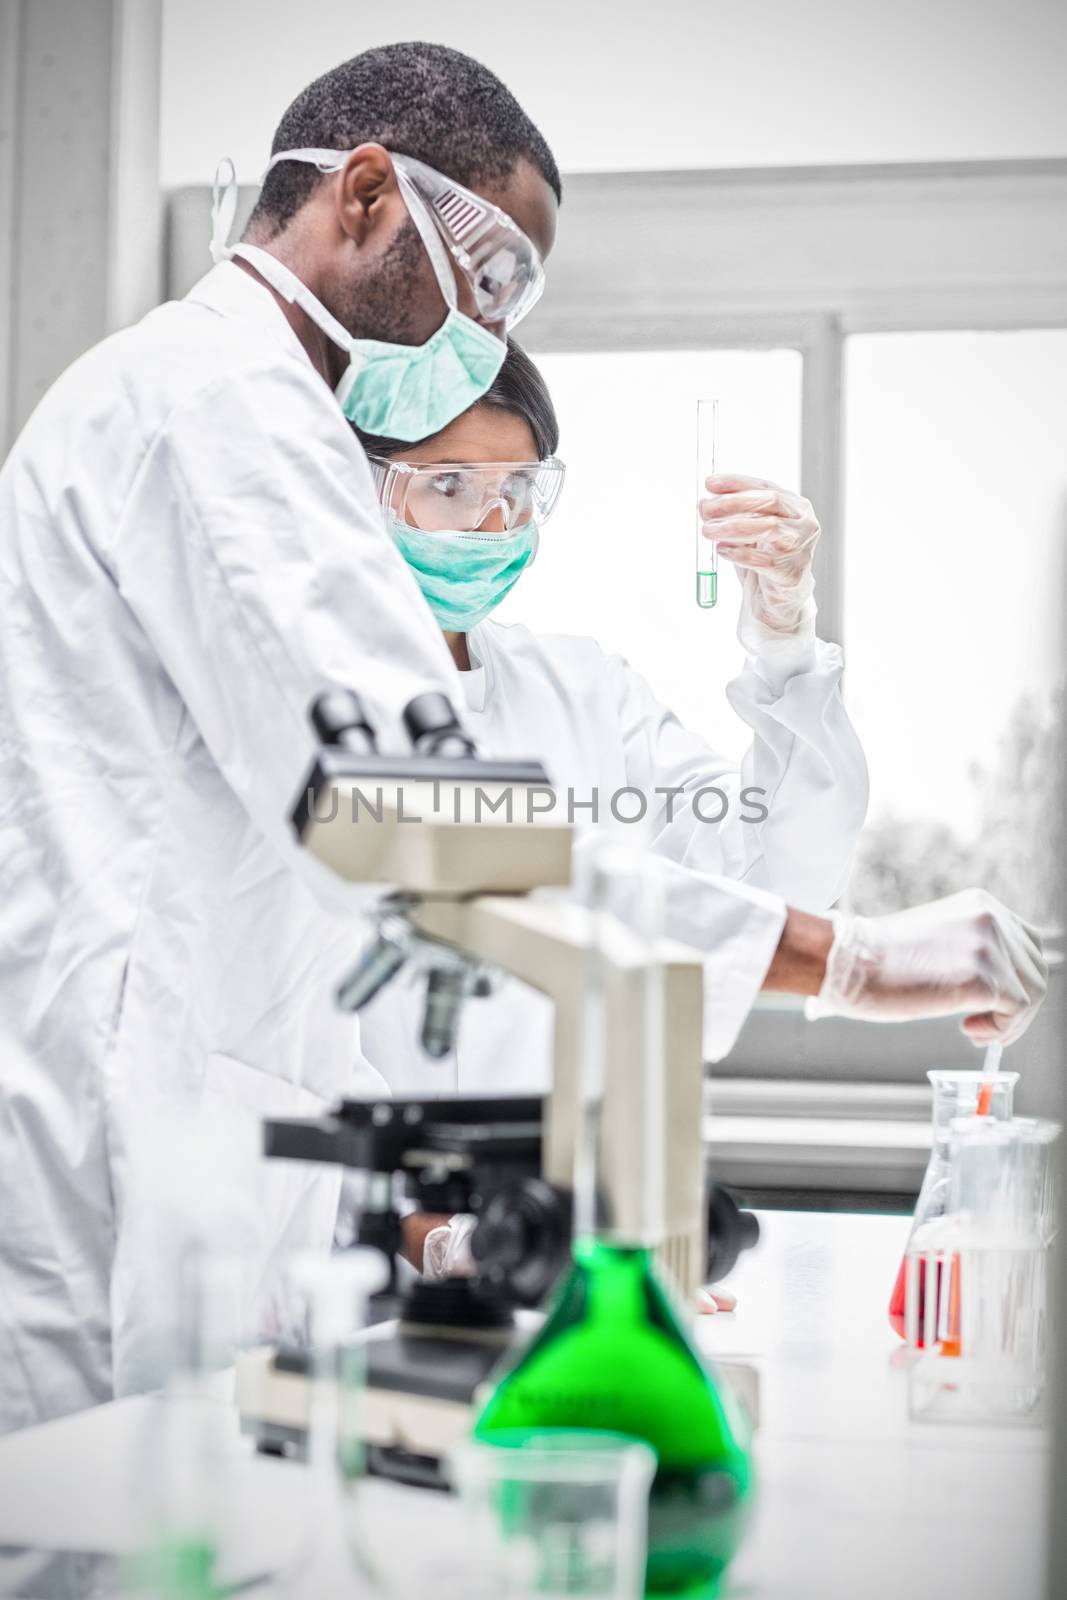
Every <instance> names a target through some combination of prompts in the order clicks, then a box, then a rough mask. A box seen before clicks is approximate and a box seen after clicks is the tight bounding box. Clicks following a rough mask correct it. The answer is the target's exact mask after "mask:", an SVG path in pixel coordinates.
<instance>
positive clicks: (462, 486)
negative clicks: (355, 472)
mask: <svg viewBox="0 0 1067 1600" xmlns="http://www.w3.org/2000/svg"><path fill="white" fill-rule="evenodd" d="M368 460H369V461H370V468H371V472H372V474H373V476H374V484H375V488H376V489H377V491H378V499H379V500H380V501H381V503H382V505H383V506H384V507H385V509H386V510H387V511H391V512H392V513H393V515H394V516H396V517H398V518H399V519H400V520H401V521H402V522H406V523H407V524H408V525H409V527H412V528H421V529H422V530H423V531H424V532H428V533H443V532H450V533H484V534H486V535H487V536H490V535H492V534H494V533H511V532H513V531H514V529H516V528H523V527H525V526H526V524H527V523H530V522H533V523H536V524H537V526H538V527H541V526H543V524H544V523H545V522H546V521H547V520H548V518H549V517H550V516H551V515H552V512H553V510H554V509H555V505H556V501H557V500H558V499H559V496H560V491H561V490H562V488H563V478H564V473H565V471H566V468H565V467H564V465H563V462H562V461H560V460H558V459H557V457H555V456H548V457H547V458H546V459H545V460H544V461H490V462H475V463H470V462H458V461H441V462H433V463H432V464H430V463H425V462H417V461H388V460H386V459H384V458H383V457H381V456H370V457H368ZM496 513H499V520H498V518H497V516H496ZM494 523H497V526H495V527H494V526H493V524H494ZM501 523H502V524H503V526H500V524H501Z"/></svg>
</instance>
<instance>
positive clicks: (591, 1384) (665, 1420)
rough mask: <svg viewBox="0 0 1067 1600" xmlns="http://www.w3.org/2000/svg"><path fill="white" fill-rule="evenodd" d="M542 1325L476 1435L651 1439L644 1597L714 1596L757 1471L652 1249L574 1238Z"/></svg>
mask: <svg viewBox="0 0 1067 1600" xmlns="http://www.w3.org/2000/svg"><path fill="white" fill-rule="evenodd" d="M574 1257H575V1259H574V1265H573V1266H572V1267H571V1269H570V1271H569V1272H568V1273H567V1275H566V1277H565V1278H564V1280H563V1283H562V1286H561V1287H560V1289H559V1290H558V1291H557V1294H556V1298H555V1301H554V1303H553V1305H552V1307H551V1309H550V1311H549V1313H548V1316H547V1318H546V1320H545V1323H544V1325H543V1327H542V1328H541V1329H540V1331H539V1332H538V1333H537V1334H536V1335H535V1337H534V1338H533V1340H532V1342H531V1343H530V1345H529V1346H528V1347H527V1349H526V1350H525V1352H524V1353H523V1354H522V1355H521V1356H520V1357H519V1359H518V1361H517V1362H516V1364H515V1365H514V1366H513V1367H512V1368H511V1369H510V1371H507V1372H505V1373H504V1374H503V1376H502V1377H501V1378H500V1379H499V1381H498V1383H497V1385H496V1388H495V1389H494V1391H493V1393H492V1394H491V1395H490V1397H489V1399H488V1401H487V1402H486V1404H485V1406H484V1407H483V1409H482V1412H481V1414H480V1416H479V1417H478V1420H477V1422H476V1423H475V1428H474V1432H475V1437H476V1438H479V1439H491V1438H492V1436H493V1435H494V1434H495V1433H497V1432H500V1431H502V1430H505V1429H508V1430H510V1429H528V1430H532V1429H538V1428H557V1427H558V1428H596V1429H607V1430H608V1431H611V1432H615V1433H625V1434H630V1435H631V1436H633V1437H636V1438H638V1439H645V1440H647V1441H648V1443H649V1444H650V1445H652V1447H653V1449H654V1450H655V1451H656V1455H657V1457H658V1467H657V1471H656V1476H655V1479H654V1481H653V1485H652V1495H651V1500H650V1504H649V1528H648V1569H647V1574H646V1592H647V1593H648V1594H654V1595H659V1594H673V1595H691V1596H696V1595H704V1596H710V1595H714V1594H716V1593H717V1591H718V1586H719V1579H720V1577H721V1575H722V1573H723V1571H724V1570H725V1568H726V1566H727V1564H728V1563H729V1561H730V1559H731V1558H732V1556H733V1555H734V1553H735V1551H736V1550H737V1547H738V1545H739V1543H740V1540H741V1535H742V1531H743V1526H744V1521H745V1514H746V1510H747V1503H748V1500H749V1497H750V1490H751V1486H752V1478H751V1466H750V1462H749V1457H748V1453H747V1450H746V1449H745V1446H744V1444H743V1443H742V1442H741V1441H740V1439H739V1438H738V1430H736V1429H735V1426H734V1423H733V1421H732V1419H731V1417H730V1415H729V1414H728V1411H727V1408H726V1406H725V1405H724V1402H723V1399H722V1396H721V1395H720V1394H719V1393H718V1391H717V1389H716V1388H715V1385H714V1383H713V1382H712V1379H711V1377H710V1375H709V1373H708V1372H707V1370H706V1369H705V1367H704V1366H703V1364H702V1363H701V1361H700V1358H699V1356H698V1355H697V1354H696V1352H695V1351H694V1349H693V1347H692V1345H691V1344H690V1343H689V1341H688V1339H687V1338H686V1336H685V1334H684V1333H683V1332H682V1329H681V1327H680V1326H679V1324H678V1321H677V1319H676V1317H675V1314H674V1311H673V1310H672V1308H671V1305H670V1302H669V1300H668V1298H667V1296H666V1294H665V1293H664V1291H663V1289H662V1287H661V1286H660V1284H659V1282H658V1281H657V1279H656V1276H655V1273H654V1271H653V1267H652V1260H651V1253H650V1251H648V1250H643V1249H628V1248H624V1247H620V1246H615V1245H609V1244H605V1243H603V1242H601V1241H595V1242H583V1243H581V1244H575V1247H574Z"/></svg>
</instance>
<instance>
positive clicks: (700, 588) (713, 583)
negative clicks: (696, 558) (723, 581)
mask: <svg viewBox="0 0 1067 1600" xmlns="http://www.w3.org/2000/svg"><path fill="white" fill-rule="evenodd" d="M718 598H719V574H718V573H717V572H698V573H697V605H698V606H700V607H701V609H702V610H704V611H710V609H711V607H712V606H713V605H714V604H715V602H716V601H717V600H718Z"/></svg>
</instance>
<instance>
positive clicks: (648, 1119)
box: [474, 853, 752, 1596]
mask: <svg viewBox="0 0 1067 1600" xmlns="http://www.w3.org/2000/svg"><path fill="white" fill-rule="evenodd" d="M593 879H594V881H593V886H592V889H591V902H592V907H591V913H590V914H591V916H592V917H593V919H594V925H595V927H596V928H597V930H598V931H597V932H596V933H595V935H594V937H593V940H592V945H591V957H590V961H589V983H588V996H589V998H588V1006H587V1025H586V1028H585V1030H584V1035H585V1037H584V1059H583V1065H582V1076H583V1082H582V1085H581V1086H580V1091H579V1093H580V1101H581V1105H580V1116H579V1123H578V1129H579V1137H578V1140H577V1160H576V1174H575V1237H574V1244H573V1251H572V1254H573V1261H572V1264H571V1266H570V1268H569V1270H568V1271H567V1272H566V1273H565V1274H564V1276H563V1279H562V1280H561V1282H560V1284H559V1285H558V1286H557V1288H556V1291H555V1293H554V1296H553V1299H552V1303H551V1305H550V1308H549V1311H548V1314H547V1317H546V1319H545V1322H544V1323H543V1325H542V1327H541V1328H540V1330H539V1331H538V1332H537V1333H536V1335H535V1336H534V1337H533V1339H532V1340H531V1342H530V1343H529V1344H528V1345H527V1347H526V1348H525V1349H524V1350H522V1351H521V1352H520V1354H519V1355H518V1357H517V1358H516V1359H514V1360H513V1362H512V1363H511V1365H510V1366H509V1367H507V1369H506V1370H504V1371H503V1372H502V1373H501V1375H500V1376H499V1377H498V1379H497V1381H496V1383H495V1386H494V1387H493V1389H492V1391H491V1392H490V1394H489V1396H488V1398H487V1399H486V1400H485V1402H484V1405H483V1406H482V1409H481V1411H480V1413H479V1415H478V1418H477V1421H476V1423H475V1428H474V1432H475V1436H476V1437H477V1438H480V1439H491V1438H492V1436H493V1435H494V1434H496V1433H499V1432H502V1431H503V1430H509V1432H510V1435H511V1438H512V1439H515V1438H516V1437H517V1435H516V1434H515V1433H514V1432H512V1431H511V1430H524V1429H529V1430H537V1429H543V1428H552V1427H560V1428H596V1429H607V1430H609V1431H612V1432H616V1433H624V1434H630V1435H633V1436H634V1437H636V1438H639V1439H644V1440H646V1441H647V1442H648V1443H649V1444H650V1445H652V1447H653V1449H654V1450H655V1451H656V1455H657V1471H656V1476H655V1479H654V1482H653V1487H652V1494H651V1499H650V1504H649V1529H648V1568H647V1574H646V1593H647V1594H650V1595H662V1594H668V1595H669V1594H673V1595H691V1596H696V1595H702V1596H712V1595H715V1594H716V1593H717V1591H718V1587H719V1581H720V1578H721V1576H722V1573H723V1572H724V1570H725V1568H726V1566H727V1564H728V1563H729V1561H730V1559H731V1557H732V1556H733V1555H734V1553H735V1551H736V1550H737V1548H738V1544H739V1542H740V1539H741V1535H742V1530H743V1525H744V1520H745V1513H746V1510H747V1504H748V1501H749V1498H750V1490H751V1481H752V1480H751V1465H750V1460H749V1454H748V1448H747V1446H748V1433H749V1430H748V1426H747V1423H746V1422H745V1420H744V1418H743V1417H742V1415H741V1413H740V1412H739V1410H738V1409H737V1407H736V1406H735V1404H734V1402H733V1400H732V1397H731V1396H730V1395H729V1394H728V1393H727V1392H725V1391H724V1390H721V1389H720V1388H719V1387H718V1385H717V1384H716V1382H715V1380H714V1379H713V1377H712V1376H711V1374H710V1373H709V1372H708V1370H707V1368H706V1367H705V1366H704V1364H703V1362H702V1361H701V1359H700V1357H699V1355H698V1354H697V1352H696V1350H695V1348H694V1346H693V1344H692V1343H691V1341H690V1339H689V1338H688V1337H687V1335H686V1333H685V1332H684V1331H683V1327H682V1321H681V1316H680V1314H679V1312H678V1310H677V1309H676V1305H677V1304H679V1303H680V1302H679V1301H678V1297H677V1295H676V1292H675V1291H674V1289H673V1287H670V1286H668V1284H667V1281H666V1279H665V1278H664V1277H663V1276H661V1271H660V1269H659V1268H658V1267H657V1266H656V1264H655V1259H654V1251H655V1247H656V1245H657V1244H658V1243H659V1242H660V1236H661V1234H662V1227H663V1222H662V1194H663V1183H662V1173H663V1159H664V1150H663V1142H664V1141H663V1127H664V1117H663V1103H664V1102H663V1094H664V1077H663V1054H662V1036H663V1031H662V1026H661V1019H662V1010H661V1008H662V1003H663V990H662V970H661V968H660V966H659V963H658V961H657V959H656V940H655V939H654V938H652V937H649V936H648V934H649V924H650V923H652V924H653V925H654V924H655V923H657V922H658V917H657V916H656V909H655V899H656V896H655V888H654V880H652V879H651V878H650V874H649V869H648V867H647V866H645V865H643V864H634V863H632V862H630V861H627V862H625V863H622V864H620V862H619V860H618V858H617V857H616V856H615V855H614V853H613V854H612V855H611V856H607V855H602V856H601V858H600V861H599V863H598V864H597V865H596V866H595V868H594V870H593ZM627 879H628V880H629V881H625V880H627ZM620 880H623V881H620ZM650 902H651V906H650ZM608 906H611V907H613V908H615V907H618V906H625V907H626V908H627V921H628V922H629V924H630V928H629V932H628V935H627V936H628V937H629V936H630V935H632V934H633V933H634V929H635V924H636V932H637V935H638V937H639V944H640V947H641V948H642V949H643V951H644V958H643V959H642V961H641V964H640V970H639V973H638V974H637V977H638V980H639V981H640V983H641V986H642V990H643V994H644V1000H643V1003H642V1007H641V1009H642V1014H643V1027H642V1034H643V1048H642V1054H643V1057H644V1070H643V1073H642V1085H641V1092H640V1093H639V1094H638V1095H636V1096H635V1100H634V1107H633V1114H634V1115H635V1116H638V1117H640V1118H641V1119H642V1121H641V1127H642V1130H643V1137H642V1139H641V1141H640V1149H641V1152H642V1165H643V1167H644V1170H643V1171H640V1172H635V1173H634V1174H633V1181H634V1184H635V1188H636V1190H637V1192H639V1193H640V1194H641V1195H642V1197H643V1199H642V1204H641V1212H642V1223H643V1225H642V1226H641V1227H639V1228H634V1227H632V1226H631V1228H630V1229H629V1230H628V1231H629V1232H630V1234H631V1236H630V1237H629V1238H621V1237H618V1236H617V1234H616V1233H615V1232H614V1231H613V1230H612V1228H611V1226H610V1224H609V1225H605V1224H604V1223H603V1222H601V1221H598V1219H597V1205H596V1196H597V1193H598V1184H597V1170H598V1164H599V1162H598V1157H599V1145H600V1139H599V1131H600V1126H601V1111H602V1107H603V1098H604V1096H603V1089H604V1083H605V1081H606V1080H605V1073H606V1071H608V1070H610V1068H609V1066H608V1063H606V1061H605V1060H604V1056H605V1050H604V1046H603V1041H604V1039H605V1037H606V1029H605V1027H604V1025H603V1022H604V1019H603V1012H602V1008H603V1006H604V1005H605V1004H606V995H607V993H608V992H609V986H608V984H607V983H606V981H605V975H606V968H605V960H606V959H607V958H606V956H605V950H606V948H607V946H608V945H610V946H611V948H612V950H613V952H617V951H618V949H619V943H618V930H617V927H616V930H615V932H613V933H611V934H610V935H609V934H608V931H607V930H608V926H609V924H611V923H612V922H614V920H615V919H614V918H613V917H611V916H610V915H609V913H608V912H607V909H606V908H607V907H608ZM684 1066H685V1068H686V1069H688V1070H691V1071H699V1070H700V1064H699V1062H697V1063H689V1062H687V1063H685V1064H684ZM679 1070H681V1064H679ZM667 1155H668V1156H669V1152H667Z"/></svg>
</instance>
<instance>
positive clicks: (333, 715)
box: [311, 689, 378, 756]
mask: <svg viewBox="0 0 1067 1600" xmlns="http://www.w3.org/2000/svg"><path fill="white" fill-rule="evenodd" d="M311 726H312V727H313V728H314V730H315V732H316V733H317V734H318V736H319V740H320V742H321V743H322V744H328V745H332V746H334V747H335V748H338V747H339V748H340V749H342V750H349V751H351V752H352V754H353V755H357V756H365V755H370V754H373V752H374V751H375V750H377V748H378V743H377V740H376V739H375V737H374V729H373V728H372V727H371V725H370V722H369V721H368V720H367V713H366V712H365V711H364V709H363V702H362V700H361V699H360V698H359V695H358V694H353V693H352V691H351V689H327V690H326V692H325V694H320V695H319V696H318V698H317V699H316V700H314V701H312V705H311Z"/></svg>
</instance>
